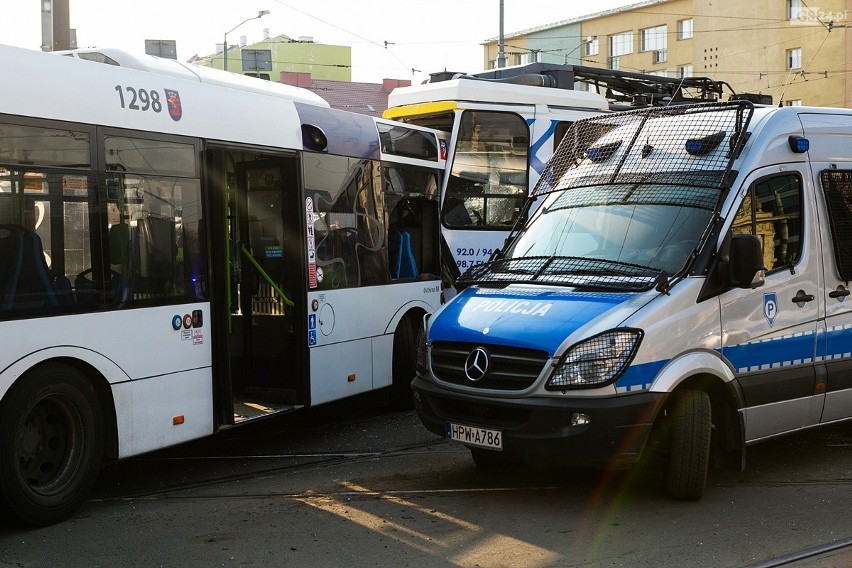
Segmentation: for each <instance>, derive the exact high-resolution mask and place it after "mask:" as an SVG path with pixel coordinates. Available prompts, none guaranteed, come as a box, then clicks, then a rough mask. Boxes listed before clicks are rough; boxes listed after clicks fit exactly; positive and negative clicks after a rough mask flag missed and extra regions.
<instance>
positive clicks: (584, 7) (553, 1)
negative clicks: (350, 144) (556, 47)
mask: <svg viewBox="0 0 852 568" xmlns="http://www.w3.org/2000/svg"><path fill="white" fill-rule="evenodd" d="M42 1H43V0H4V2H3V4H4V6H3V10H2V12H3V17H2V18H1V19H0V43H3V44H7V45H14V46H18V47H25V48H28V49H34V50H40V49H41V43H42V37H41V5H42ZM634 3H636V0H595V1H594V2H584V1H581V0H503V31H504V33H505V34H509V33H512V32H518V31H522V30H526V29H529V28H533V27H537V26H542V25H547V24H551V23H554V22H558V21H561V20H567V19H571V18H575V17H579V16H585V15H588V14H591V13H595V12H599V11H602V10H607V9H611V8H617V7H621V6H626V5H629V4H634ZM260 10H269V12H270V13H269V14H268V15H266V16H263V17H262V18H260V19H252V20H249V21H247V22H245V23H243V22H244V20H246V19H248V18H252V17H253V16H257V14H258V12H259V11H260ZM70 19H71V28H73V29H75V30H76V32H77V45H78V46H79V47H100V48H106V47H113V48H120V49H125V50H128V51H134V52H139V53H144V51H145V40H146V39H156V40H175V41H176V42H177V56H178V59H179V60H181V61H186V60H188V59H189V58H190V57H192V56H194V55H199V56H205V55H210V54H212V53H214V52H215V49H216V44H217V43H219V44H221V43H222V41H223V39H224V35H225V32H228V44H236V43H239V39H240V36H246V39H247V41H248V43H253V42H257V41H260V40H262V39H263V30H264V29H265V28H268V29H269V35H270V37H274V36H278V35H287V36H289V37H292V38H297V39H298V38H299V37H302V36H308V37H312V38H313V40H314V41H315V42H317V43H327V44H332V45H348V46H351V47H352V80H353V81H363V82H380V81H381V80H382V79H383V78H393V79H408V80H411V81H412V82H413V83H419V82H421V81H423V80H424V79H427V78H428V74H429V73H430V72H436V71H443V70H445V69H446V70H450V71H460V72H473V71H478V70H481V69H482V67H483V47H482V45H481V44H482V43H483V42H484V41H486V40H488V39H491V38H496V37H497V36H498V34H499V30H500V1H499V0H240V1H236V2H235V1H229V2H223V1H220V0H133V1H131V0H70ZM235 27H236V30H234V31H230V30H232V29H233V28H235ZM385 42H387V45H385Z"/></svg>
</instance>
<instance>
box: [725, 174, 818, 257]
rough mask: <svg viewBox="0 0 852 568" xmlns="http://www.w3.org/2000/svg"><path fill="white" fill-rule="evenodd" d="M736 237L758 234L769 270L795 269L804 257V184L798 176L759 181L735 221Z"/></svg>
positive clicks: (783, 176) (787, 175)
mask: <svg viewBox="0 0 852 568" xmlns="http://www.w3.org/2000/svg"><path fill="white" fill-rule="evenodd" d="M732 231H733V233H734V234H752V235H756V236H757V237H758V238H759V239H760V242H761V243H762V245H763V265H764V266H765V267H766V269H767V271H770V272H771V271H774V270H779V269H781V268H789V267H791V266H794V265H795V264H796V263H797V262H798V261H799V258H800V257H801V255H802V184H801V181H800V180H799V176H798V175H796V174H781V175H777V176H772V177H768V178H763V179H760V180H758V181H756V182H754V183H753V184H752V185H751V187H749V190H748V195H746V198H745V200H743V203H742V206H740V210H739V212H738V213H737V216H736V217H735V218H734V224H733V227H732Z"/></svg>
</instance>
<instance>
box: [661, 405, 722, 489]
mask: <svg viewBox="0 0 852 568" xmlns="http://www.w3.org/2000/svg"><path fill="white" fill-rule="evenodd" d="M675 397H676V398H675V403H674V408H673V412H672V416H671V442H670V444H671V445H670V448H669V449H670V453H669V471H668V480H667V483H666V494H667V495H668V496H669V497H670V498H672V499H680V500H686V501H697V500H699V499H701V495H702V494H703V493H704V486H705V485H706V483H707V470H708V467H709V463H710V439H711V436H712V428H713V424H712V414H711V405H710V397H709V396H708V394H707V393H706V392H704V391H701V390H694V389H686V390H683V391H680V392H678V393H676V394H675Z"/></svg>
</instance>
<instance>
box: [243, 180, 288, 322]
mask: <svg viewBox="0 0 852 568" xmlns="http://www.w3.org/2000/svg"><path fill="white" fill-rule="evenodd" d="M245 175H246V184H247V194H246V199H247V202H246V207H247V220H246V222H247V228H248V246H247V248H248V250H249V251H250V252H251V255H252V257H253V259H254V260H255V262H257V265H258V266H259V270H258V272H259V274H257V275H256V277H255V278H254V279H253V283H252V284H253V290H252V297H251V313H252V314H254V315H284V313H285V310H284V308H285V304H284V303H283V301H282V300H281V299H280V298H279V297H278V293H277V292H276V291H275V288H274V286H273V283H274V284H275V285H276V286H278V287H282V286H284V273H285V271H284V261H285V252H284V217H283V205H284V204H283V202H282V195H283V192H282V189H283V183H282V177H281V169H280V168H278V167H269V168H260V169H248V170H246V174H245ZM279 289H280V288H279ZM282 291H283V290H282Z"/></svg>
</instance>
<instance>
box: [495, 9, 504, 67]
mask: <svg viewBox="0 0 852 568" xmlns="http://www.w3.org/2000/svg"><path fill="white" fill-rule="evenodd" d="M504 43H505V42H504V41H503V0H500V34H499V36H498V37H497V68H498V69H502V68H503V67H505V66H506V46H505V45H504Z"/></svg>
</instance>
